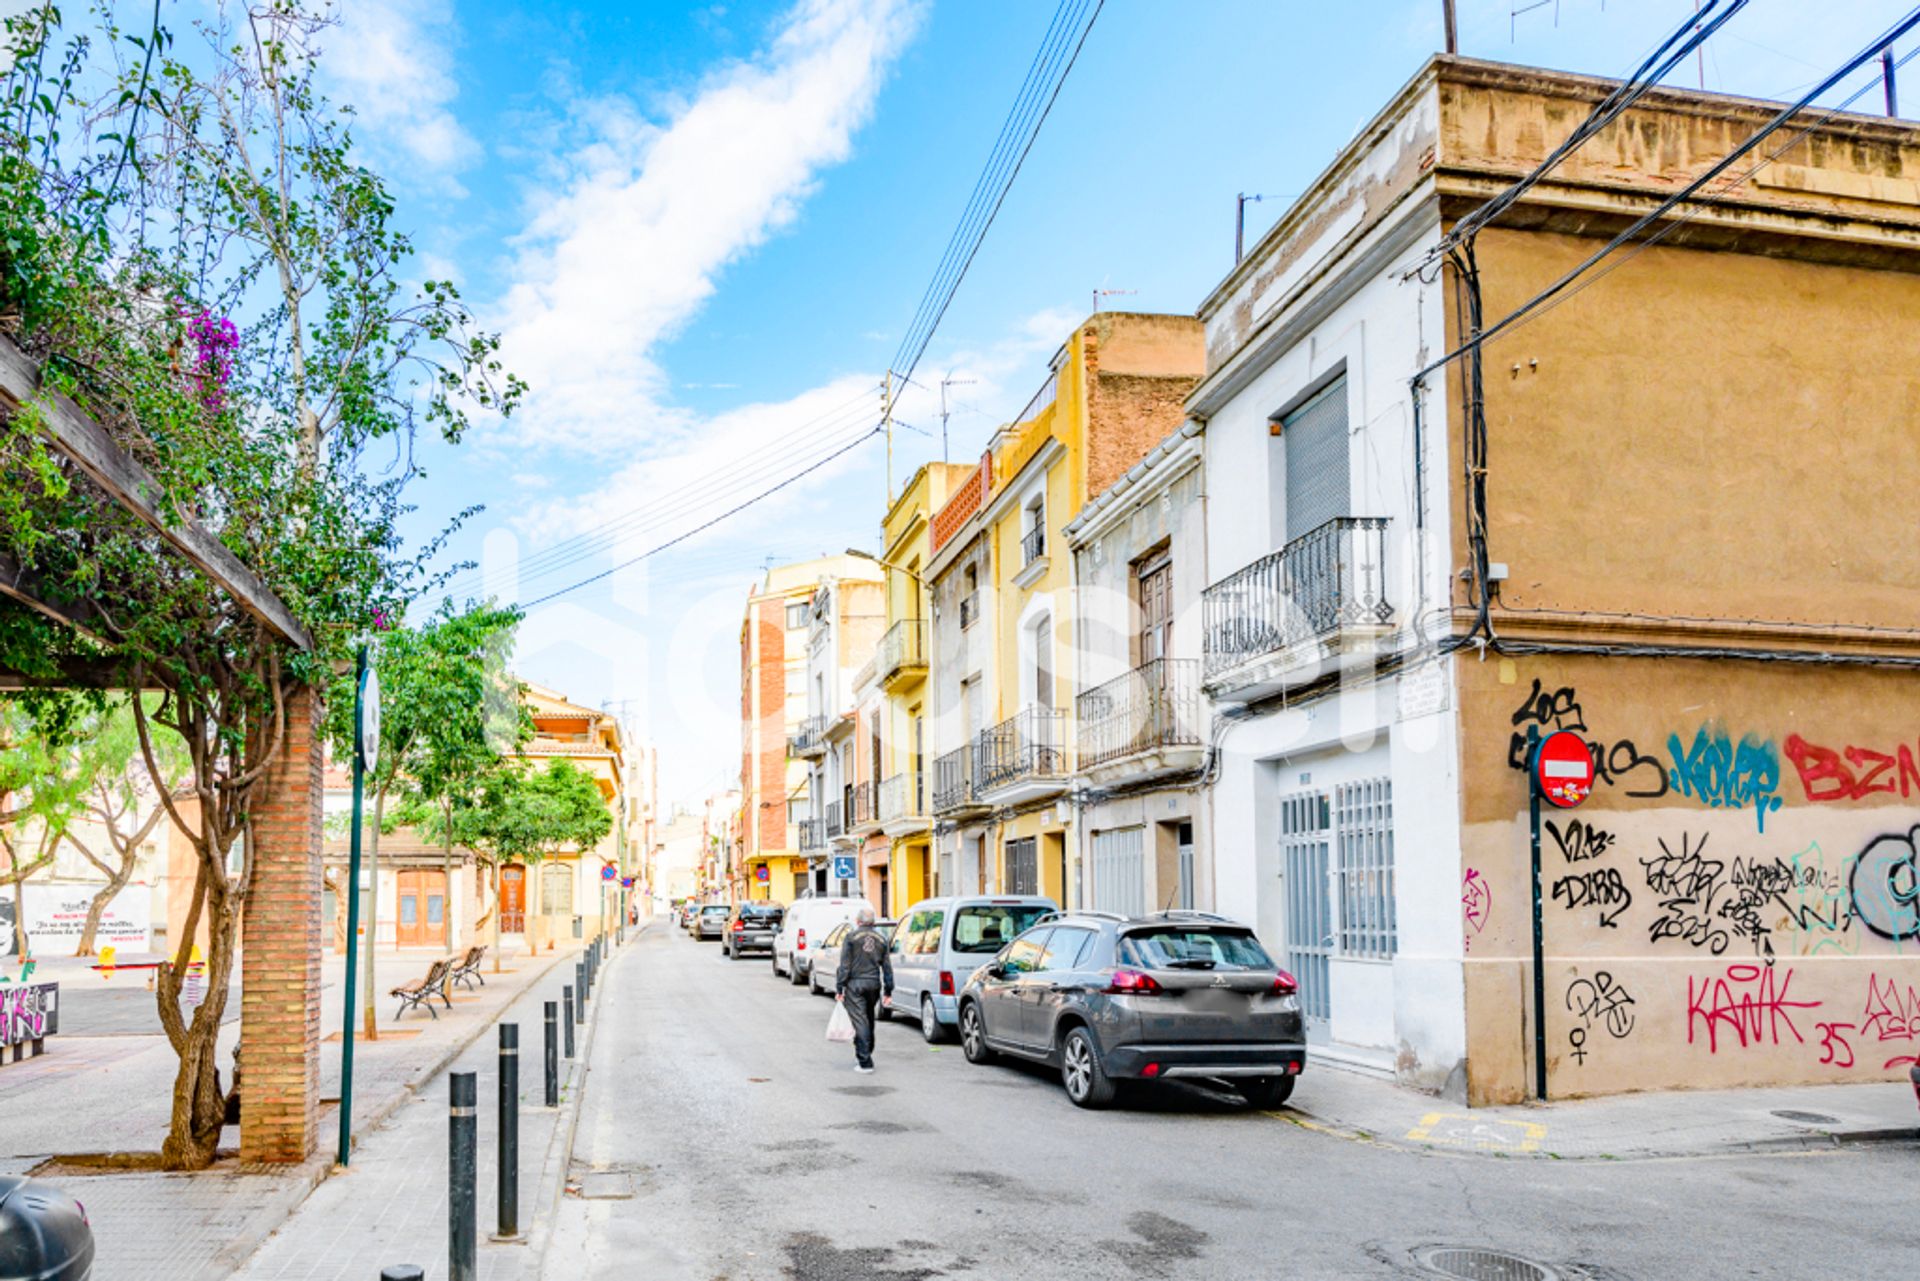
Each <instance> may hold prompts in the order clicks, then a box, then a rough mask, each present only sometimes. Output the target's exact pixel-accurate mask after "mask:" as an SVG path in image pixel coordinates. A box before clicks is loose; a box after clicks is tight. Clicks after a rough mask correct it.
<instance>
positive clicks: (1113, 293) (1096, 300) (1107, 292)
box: [1093, 289, 1140, 312]
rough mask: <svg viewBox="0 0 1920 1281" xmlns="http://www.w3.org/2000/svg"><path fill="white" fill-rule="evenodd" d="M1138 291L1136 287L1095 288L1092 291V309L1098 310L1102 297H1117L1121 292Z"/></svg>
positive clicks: (1130, 292)
mask: <svg viewBox="0 0 1920 1281" xmlns="http://www.w3.org/2000/svg"><path fill="white" fill-rule="evenodd" d="M1139 292H1140V291H1139V290H1138V289H1096V290H1094V291H1093V309H1094V311H1096V312H1098V311H1099V310H1100V300H1101V299H1102V298H1117V297H1120V296H1121V295H1123V294H1137V293H1139Z"/></svg>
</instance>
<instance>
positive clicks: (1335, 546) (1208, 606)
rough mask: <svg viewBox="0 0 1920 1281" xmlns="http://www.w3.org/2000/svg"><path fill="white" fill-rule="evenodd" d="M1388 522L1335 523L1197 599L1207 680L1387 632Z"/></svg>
mask: <svg viewBox="0 0 1920 1281" xmlns="http://www.w3.org/2000/svg"><path fill="white" fill-rule="evenodd" d="M1386 549H1387V518H1386V517H1384V516H1340V517H1336V518H1335V519H1333V520H1330V521H1328V522H1327V523H1326V524H1324V525H1322V526H1320V527H1319V528H1318V529H1315V530H1312V531H1310V532H1308V533H1305V534H1302V535H1301V536H1300V537H1298V538H1296V539H1294V540H1293V541H1292V542H1290V543H1288V544H1287V545H1286V546H1285V547H1283V548H1281V549H1280V550H1279V551H1277V552H1274V553H1272V554H1271V555H1269V556H1263V557H1261V558H1260V559H1259V560H1257V561H1255V562H1253V564H1251V565H1249V566H1247V567H1246V568H1245V569H1243V570H1241V571H1240V572H1239V573H1237V574H1233V575H1231V576H1230V577H1227V578H1223V579H1221V580H1220V581H1219V582H1217V583H1215V584H1214V585H1213V586H1211V587H1209V588H1207V590H1206V591H1205V592H1203V593H1202V594H1201V598H1200V600H1201V625H1202V627H1203V628H1204V638H1205V650H1206V674H1207V678H1208V679H1209V680H1211V679H1212V678H1213V677H1215V676H1217V675H1219V674H1220V673H1222V672H1226V671H1230V670H1232V669H1233V668H1235V667H1238V666H1240V665H1241V664H1242V663H1247V662H1252V661H1253V660H1255V659H1258V658H1263V657H1266V656H1267V655H1270V654H1276V653H1279V652H1281V651H1283V650H1286V649H1290V648H1292V647H1293V646H1295V645H1299V644H1301V643H1303V642H1306V641H1310V640H1316V639H1319V638H1321V637H1324V636H1326V635H1328V634H1329V633H1332V632H1335V631H1337V630H1339V629H1340V628H1343V627H1369V628H1374V627H1385V626H1387V625H1389V624H1390V623H1391V622H1392V621H1393V606H1392V605H1391V604H1389V603H1388V602H1387V596H1386V591H1387V585H1386Z"/></svg>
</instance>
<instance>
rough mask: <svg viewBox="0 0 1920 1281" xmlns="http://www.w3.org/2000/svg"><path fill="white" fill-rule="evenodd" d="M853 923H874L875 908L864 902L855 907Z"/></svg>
mask: <svg viewBox="0 0 1920 1281" xmlns="http://www.w3.org/2000/svg"><path fill="white" fill-rule="evenodd" d="M853 923H854V924H855V925H872V924H873V909H872V908H871V907H868V906H866V905H865V904H862V905H861V906H859V907H856V908H854V909H853Z"/></svg>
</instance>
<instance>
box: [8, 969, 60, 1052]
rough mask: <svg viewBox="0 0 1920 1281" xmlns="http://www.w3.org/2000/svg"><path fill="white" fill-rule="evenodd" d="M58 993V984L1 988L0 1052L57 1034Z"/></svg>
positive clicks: (58, 1017) (58, 1022) (58, 1015)
mask: <svg viewBox="0 0 1920 1281" xmlns="http://www.w3.org/2000/svg"><path fill="white" fill-rule="evenodd" d="M59 991H60V985H59V984H58V983H34V984H30V985H27V986H24V987H20V986H11V985H10V986H5V987H0V1049H4V1048H5V1047H7V1046H9V1045H19V1044H21V1043H22V1042H25V1041H38V1040H40V1039H41V1038H43V1037H47V1036H52V1035H53V1034H54V1033H56V1032H58V1031H59V1030H60V998H59Z"/></svg>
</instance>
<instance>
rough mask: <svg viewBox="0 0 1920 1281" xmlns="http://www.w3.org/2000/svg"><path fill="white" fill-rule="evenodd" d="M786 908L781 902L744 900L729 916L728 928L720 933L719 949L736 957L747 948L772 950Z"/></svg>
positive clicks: (750, 949)
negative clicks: (751, 901) (749, 901)
mask: <svg viewBox="0 0 1920 1281" xmlns="http://www.w3.org/2000/svg"><path fill="white" fill-rule="evenodd" d="M785 917H786V909H784V908H782V907H781V906H780V905H779V904H778V903H741V904H739V905H738V906H736V907H735V908H734V909H733V914H732V915H731V916H729V917H727V928H726V932H725V933H723V934H721V936H720V950H721V951H722V952H725V953H726V954H727V956H728V957H729V958H731V959H733V960H736V961H737V960H739V959H740V958H741V957H743V956H745V955H746V954H747V953H748V952H765V953H767V954H768V955H769V956H771V955H772V954H773V936H774V935H776V934H778V933H779V932H780V922H781V921H782V920H783V919H785Z"/></svg>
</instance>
